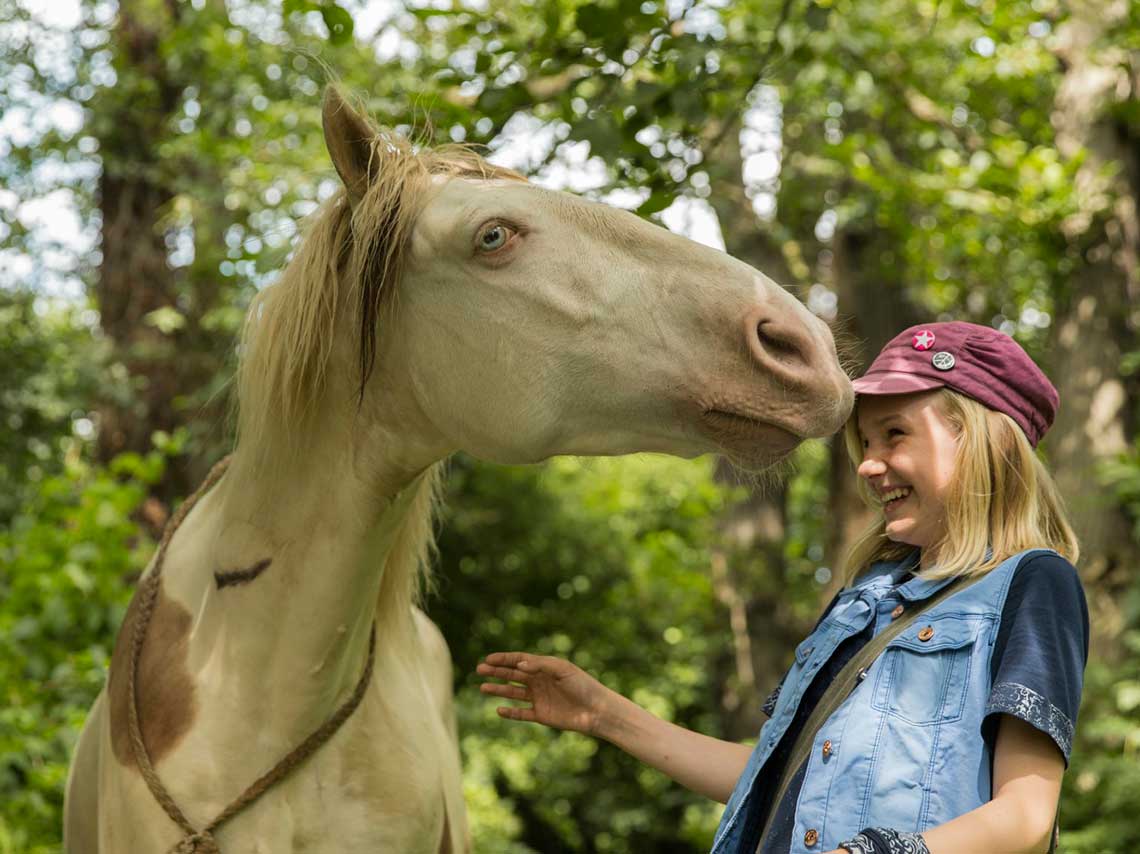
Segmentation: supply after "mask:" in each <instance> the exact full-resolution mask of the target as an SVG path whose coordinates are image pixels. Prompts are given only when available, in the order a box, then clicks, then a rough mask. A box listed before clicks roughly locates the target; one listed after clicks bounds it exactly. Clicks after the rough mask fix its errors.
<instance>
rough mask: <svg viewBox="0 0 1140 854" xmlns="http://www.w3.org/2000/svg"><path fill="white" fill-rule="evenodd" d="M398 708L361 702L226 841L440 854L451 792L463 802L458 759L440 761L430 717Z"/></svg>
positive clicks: (442, 750)
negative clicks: (319, 747) (340, 726)
mask: <svg viewBox="0 0 1140 854" xmlns="http://www.w3.org/2000/svg"><path fill="white" fill-rule="evenodd" d="M373 700H375V697H373ZM395 712H396V710H393V709H389V708H387V707H386V706H384V705H381V704H378V703H376V702H374V701H373V702H368V703H365V704H362V706H361V708H360V709H358V710H357V714H356V715H354V716H353V717H352V718H350V719H349V721H347V722H346V723H345V725H344V726H343V727H342V729H341V731H340V732H338V733H337V734H336V735H334V736H333V738H332V739H330V741H329V742H328V743H326V744H325V745H324V746H323V747H322V748H321V749H320V750H319V751H318V752H317V753H316V754H315V755H314V756H312V757H310V758H309V759H308V760H307V761H306V762H305V763H304V764H303V765H302V766H301V767H300V768H298V769H297V771H296V772H294V773H293V774H292V775H291V776H290V777H289V778H287V779H286V780H285V781H283V782H282V783H281V784H280V785H279V786H278V787H277V789H276V790H270V791H269V792H267V793H266V795H265V796H264V797H265V800H266V802H265V803H264V804H262V805H260V808H259V809H251V810H250V813H249V815H248V816H247V817H246V818H247V820H246V821H244V822H240V824H239V822H238V820H236V819H235V821H234V827H233V828H232V833H233V835H234V836H236V837H239V838H241V839H242V840H252V839H256V840H258V842H259V843H261V844H263V845H264V850H265V851H266V852H278V851H282V852H297V854H302V852H304V854H324V852H329V854H333V852H369V853H370V854H371V852H392V854H396V852H400V854H439V852H440V851H441V850H446V849H445V848H443V846H442V845H441V840H442V837H443V835H444V833H445V827H446V820H445V814H446V806H445V804H446V803H447V801H448V800H450V799H449V798H448V797H447V795H448V789H453V790H455V791H454V793H453V794H454V795H456V796H458V797H460V798H461V797H462V795H461V787H462V781H461V779H460V775H459V766H458V759H457V757H451V756H447V755H444V754H446V753H447V752H448V749H449V748H451V747H452V742H451V740H450V739H449V738H448V737H447V734H446V732H445V731H444V730H443V728H442V726H439V725H438V720H437V717H436V716H435V715H434V714H433V715H422V714H419V715H408V716H404V715H399V714H396V713H395ZM225 835H226V834H223V836H222V837H221V838H224V837H225ZM270 839H273V840H274V843H273V844H271V845H270V844H266V843H268V840H270ZM256 850H259V851H260V850H262V849H260V848H259V849H256ZM222 851H223V854H224V852H225V851H226V848H225V846H224V845H223V846H222Z"/></svg>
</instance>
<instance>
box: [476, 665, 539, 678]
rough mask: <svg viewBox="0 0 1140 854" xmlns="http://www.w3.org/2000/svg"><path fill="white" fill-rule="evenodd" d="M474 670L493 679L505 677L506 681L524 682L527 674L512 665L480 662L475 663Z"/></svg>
mask: <svg viewBox="0 0 1140 854" xmlns="http://www.w3.org/2000/svg"><path fill="white" fill-rule="evenodd" d="M475 672H476V673H478V674H479V675H480V676H493V677H494V678H495V679H505V680H506V681H508V682H526V680H527V678H528V676H529V674H527V673H523V672H522V671H521V670H517V669H515V668H513V667H496V666H494V665H491V664H482V663H480V664H478V665H476V667H475Z"/></svg>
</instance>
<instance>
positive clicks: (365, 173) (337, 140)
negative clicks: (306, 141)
mask: <svg viewBox="0 0 1140 854" xmlns="http://www.w3.org/2000/svg"><path fill="white" fill-rule="evenodd" d="M321 125H322V127H323V128H324V133H325V147H326V148H328V150H329V156H330V157H332V162H333V166H335V167H336V171H337V174H338V175H340V180H341V181H343V182H344V186H345V188H346V189H347V190H348V194H349V197H350V198H351V199H352V200H353V201H354V202H356V201H359V200H360V199H361V198H362V197H363V196H364V192H365V191H366V190H367V189H368V184H369V181H370V178H371V175H372V168H373V165H372V157H373V149H372V140H373V139H374V138H375V136H376V134H375V133H374V132H373V130H372V128H371V127H370V126H369V125H368V122H367V121H365V120H364V118H362V117H361V116H360V115H358V114H357V113H356V111H355V110H353V109H352V107H350V106H349V105H348V102H347V101H346V100H345V99H344V96H343V95H341V93H340V90H339V89H337V88H336V87H335V86H329V87H328V88H326V89H325V97H324V103H323V104H322V106H321Z"/></svg>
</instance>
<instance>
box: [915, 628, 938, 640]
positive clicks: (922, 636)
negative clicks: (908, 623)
mask: <svg viewBox="0 0 1140 854" xmlns="http://www.w3.org/2000/svg"><path fill="white" fill-rule="evenodd" d="M932 637H934V629H933V628H932V627H930V626H926V627H925V628H924V629H922V631H920V632H919V633H918V639H919V640H920V641H928V640H930V639H931V638H932Z"/></svg>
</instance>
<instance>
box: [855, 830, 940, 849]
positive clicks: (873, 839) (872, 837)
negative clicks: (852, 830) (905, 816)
mask: <svg viewBox="0 0 1140 854" xmlns="http://www.w3.org/2000/svg"><path fill="white" fill-rule="evenodd" d="M839 847H840V848H846V849H847V850H848V851H850V852H851V854H930V849H929V848H927V847H926V840H924V839H923V838H922V835H921V834H919V833H900V832H899V831H897V830H891V829H890V828H886V827H865V828H863V829H862V830H861V831H860V832H859V833H857V834H855V836H854V837H853V838H852V839H849V840H847V841H846V842H840V843H839Z"/></svg>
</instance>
